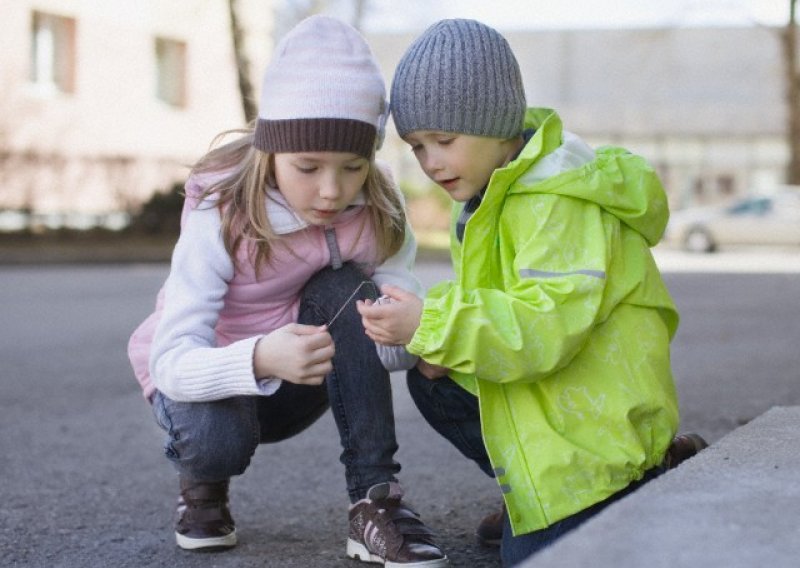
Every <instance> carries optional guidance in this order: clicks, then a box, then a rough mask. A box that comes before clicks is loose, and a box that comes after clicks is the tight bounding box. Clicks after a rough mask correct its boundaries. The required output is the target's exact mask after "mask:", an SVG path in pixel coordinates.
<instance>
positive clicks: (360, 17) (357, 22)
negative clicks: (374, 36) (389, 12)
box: [353, 0, 367, 31]
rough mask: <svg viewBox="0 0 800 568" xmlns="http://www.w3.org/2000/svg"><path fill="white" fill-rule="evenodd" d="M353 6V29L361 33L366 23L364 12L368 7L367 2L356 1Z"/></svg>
mask: <svg viewBox="0 0 800 568" xmlns="http://www.w3.org/2000/svg"><path fill="white" fill-rule="evenodd" d="M353 4H354V5H353V27H354V28H355V29H357V30H358V31H361V28H362V24H363V21H364V11H365V9H366V7H367V0H354V1H353Z"/></svg>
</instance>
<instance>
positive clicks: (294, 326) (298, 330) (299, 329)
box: [285, 323, 328, 335]
mask: <svg viewBox="0 0 800 568" xmlns="http://www.w3.org/2000/svg"><path fill="white" fill-rule="evenodd" d="M285 327H286V329H287V330H288V331H291V332H292V333H294V334H295V335H316V334H318V333H322V332H323V331H327V330H328V327H327V326H325V325H306V324H302V323H290V324H287V325H286V326H285Z"/></svg>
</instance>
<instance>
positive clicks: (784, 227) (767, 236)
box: [664, 190, 800, 252]
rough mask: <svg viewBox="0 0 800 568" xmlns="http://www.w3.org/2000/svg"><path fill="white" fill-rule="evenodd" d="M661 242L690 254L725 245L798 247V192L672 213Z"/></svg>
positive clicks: (709, 250) (799, 244)
mask: <svg viewBox="0 0 800 568" xmlns="http://www.w3.org/2000/svg"><path fill="white" fill-rule="evenodd" d="M664 242H665V243H668V244H672V245H675V246H680V247H682V248H684V249H686V250H687V251H691V252H713V251H715V250H717V249H719V248H720V247H725V246H728V245H798V246H800V191H794V190H792V191H783V192H780V193H776V194H774V195H765V196H754V197H747V198H744V199H740V200H738V201H734V202H732V203H729V204H727V205H724V206H710V207H689V208H686V209H680V210H677V211H674V212H673V213H672V214H671V215H670V220H669V224H668V225H667V231H666V234H665V236H664Z"/></svg>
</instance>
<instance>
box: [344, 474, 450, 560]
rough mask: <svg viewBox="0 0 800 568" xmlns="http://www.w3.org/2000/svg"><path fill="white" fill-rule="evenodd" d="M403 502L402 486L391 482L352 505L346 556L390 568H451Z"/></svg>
mask: <svg viewBox="0 0 800 568" xmlns="http://www.w3.org/2000/svg"><path fill="white" fill-rule="evenodd" d="M402 499H403V490H402V488H401V487H400V484H399V483H396V482H394V481H392V482H386V483H379V484H378V485H373V486H372V487H370V489H369V491H368V492H367V496H366V498H365V499H361V500H360V501H358V502H356V503H354V504H353V505H351V507H350V512H349V519H350V535H349V538H348V539H347V556H349V557H350V558H354V559H356V560H361V561H362V562H371V563H375V564H383V565H384V566H386V567H387V568H416V567H420V568H442V567H444V566H449V561H448V560H447V556H445V554H444V553H443V552H442V551H441V549H440V548H439V547H438V546H436V543H435V542H434V540H433V533H432V532H431V530H430V529H429V528H428V527H426V526H425V524H424V523H423V522H422V520H420V518H419V515H418V514H417V513H415V512H414V511H412V510H411V509H410V508H409V507H408V506H407V505H405V504H404V503H403V501H402Z"/></svg>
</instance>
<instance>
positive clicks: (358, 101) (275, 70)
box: [253, 16, 388, 158]
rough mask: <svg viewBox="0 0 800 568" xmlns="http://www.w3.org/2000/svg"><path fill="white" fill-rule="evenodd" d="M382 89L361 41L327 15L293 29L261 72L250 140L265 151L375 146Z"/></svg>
mask: <svg viewBox="0 0 800 568" xmlns="http://www.w3.org/2000/svg"><path fill="white" fill-rule="evenodd" d="M387 114H388V103H387V102H386V87H385V85H384V81H383V76H382V75H381V72H380V69H379V68H378V64H377V62H376V61H375V58H374V57H373V55H372V52H371V51H370V48H369V46H368V45H367V43H366V41H365V40H364V38H363V37H362V36H361V35H360V34H359V33H358V32H357V31H356V30H355V29H354V28H352V27H350V26H349V25H347V24H345V23H344V22H341V21H340V20H337V19H335V18H330V17H327V16H312V17H310V18H307V19H305V20H303V21H302V22H300V23H299V24H298V25H297V26H295V27H294V28H293V29H292V30H291V31H290V32H289V33H288V34H286V36H284V38H283V39H282V40H281V41H280V42H279V43H278V45H277V46H276V48H275V53H274V54H273V57H272V60H271V62H270V64H269V65H268V67H267V70H266V72H265V73H264V82H263V86H262V89H261V103H260V105H259V111H258V122H257V123H256V130H255V138H254V141H253V145H254V146H255V147H256V148H258V149H259V150H262V151H264V152H269V153H275V152H352V153H355V154H358V155H360V156H364V157H366V158H369V157H371V156H372V154H373V152H374V151H375V150H377V149H378V148H379V147H380V144H381V142H382V140H383V134H384V127H385V123H386V117H387Z"/></svg>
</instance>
